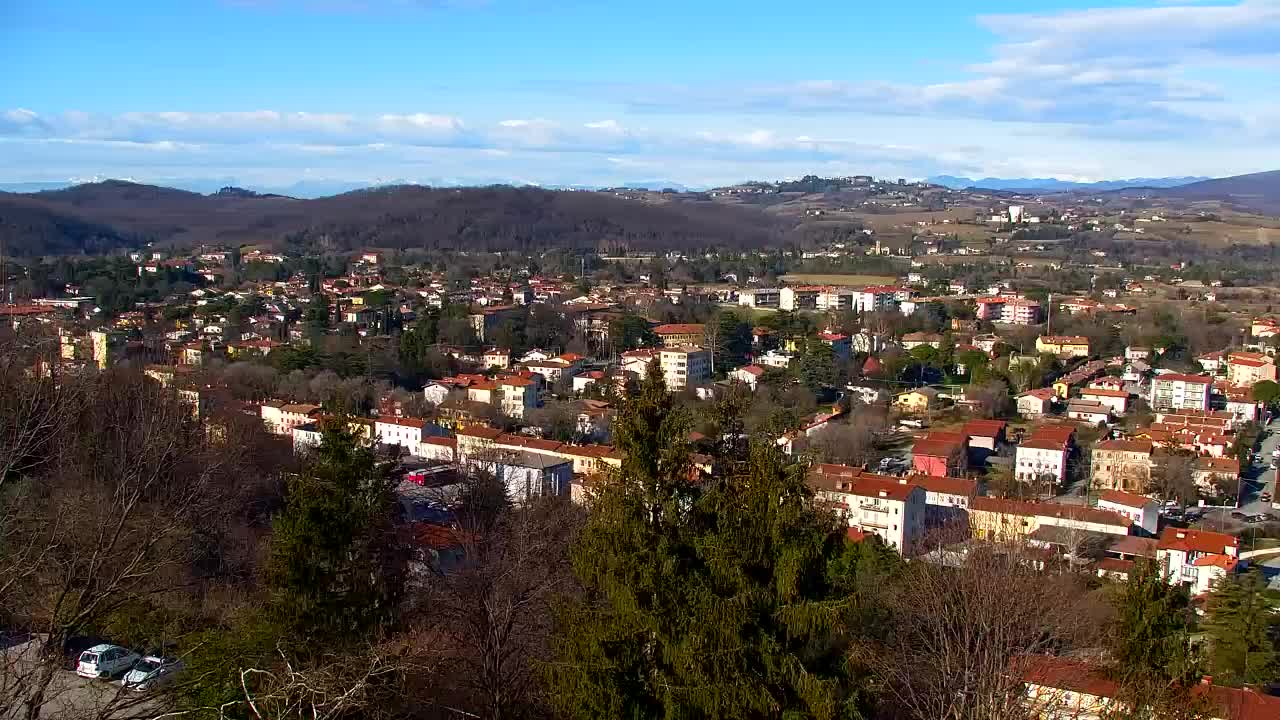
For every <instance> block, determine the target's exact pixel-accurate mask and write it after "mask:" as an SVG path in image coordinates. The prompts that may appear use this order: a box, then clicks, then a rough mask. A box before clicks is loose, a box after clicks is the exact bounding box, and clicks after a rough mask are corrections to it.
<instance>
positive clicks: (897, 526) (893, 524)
mask: <svg viewBox="0 0 1280 720" xmlns="http://www.w3.org/2000/svg"><path fill="white" fill-rule="evenodd" d="M809 483H810V485H811V486H812V487H813V488H814V490H815V492H816V494H817V497H818V499H820V500H822V501H824V502H828V503H831V504H832V505H834V506H835V508H836V511H837V512H838V513H839V514H840V515H841V516H842V517H843V518H844V519H845V520H846V521H848V523H849V527H851V528H857V529H859V530H862V531H863V532H866V533H875V534H876V535H878V536H880V539H882V540H884V542H885V544H886V545H888V546H889V547H892V548H894V549H895V550H897V551H898V552H900V553H902V554H904V555H912V554H914V553H915V552H916V551H917V549H918V543H919V541H920V539H921V535H922V533H923V532H924V530H925V497H926V493H925V490H924V488H922V487H920V486H919V485H916V484H914V483H909V482H908V481H907V480H906V479H905V478H882V477H868V476H862V477H852V478H850V477H841V476H839V475H826V474H822V473H821V472H815V473H813V474H811V475H810V476H809Z"/></svg>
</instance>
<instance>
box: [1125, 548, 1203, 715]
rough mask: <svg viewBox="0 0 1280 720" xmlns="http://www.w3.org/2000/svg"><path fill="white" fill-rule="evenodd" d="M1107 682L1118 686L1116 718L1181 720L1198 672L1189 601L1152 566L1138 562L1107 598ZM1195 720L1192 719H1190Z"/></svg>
mask: <svg viewBox="0 0 1280 720" xmlns="http://www.w3.org/2000/svg"><path fill="white" fill-rule="evenodd" d="M1112 604H1113V606H1114V607H1115V609H1116V616H1115V619H1114V621H1113V623H1112V627H1111V628H1110V631H1111V632H1110V634H1109V637H1110V639H1111V648H1110V650H1111V656H1112V659H1113V664H1112V667H1111V668H1110V670H1111V675H1112V677H1113V678H1114V679H1115V680H1116V681H1117V683H1118V684H1119V687H1120V694H1121V697H1120V698H1119V699H1120V700H1121V705H1120V706H1119V707H1122V708H1123V712H1122V714H1121V715H1119V716H1118V717H1124V718H1129V719H1131V720H1136V719H1138V718H1154V717H1183V716H1184V715H1183V714H1182V713H1183V712H1191V711H1193V709H1194V707H1195V702H1194V700H1193V698H1192V696H1191V694H1190V692H1189V689H1190V688H1191V687H1192V686H1193V685H1194V684H1195V683H1196V682H1197V681H1198V678H1199V667H1198V663H1197V662H1196V658H1195V657H1194V656H1193V655H1192V653H1191V650H1190V632H1191V626H1190V622H1191V610H1190V605H1191V599H1190V597H1189V596H1188V595H1187V591H1186V589H1185V588H1183V587H1181V586H1180V585H1171V584H1169V583H1168V582H1166V580H1165V578H1164V573H1163V569H1162V568H1161V566H1160V565H1158V564H1156V563H1155V562H1151V561H1146V562H1139V563H1137V564H1136V565H1135V566H1134V569H1133V570H1132V571H1131V572H1130V573H1129V579H1128V581H1127V582H1126V583H1125V584H1124V585H1123V586H1121V588H1120V591H1119V592H1118V593H1116V595H1115V597H1113V598H1112ZM1191 716H1194V715H1191Z"/></svg>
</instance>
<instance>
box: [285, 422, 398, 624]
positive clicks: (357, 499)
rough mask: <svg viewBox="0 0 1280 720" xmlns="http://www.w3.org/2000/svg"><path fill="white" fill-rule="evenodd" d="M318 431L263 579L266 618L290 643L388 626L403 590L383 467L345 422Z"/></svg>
mask: <svg viewBox="0 0 1280 720" xmlns="http://www.w3.org/2000/svg"><path fill="white" fill-rule="evenodd" d="M322 432H323V435H322V441H321V443H320V445H319V446H318V447H317V448H315V450H314V453H313V455H312V461H311V463H310V464H309V466H308V467H307V468H306V469H305V470H304V471H303V472H302V473H299V474H297V475H295V476H294V477H293V478H291V479H290V481H289V483H288V488H287V491H286V498H287V506H286V508H285V510H284V512H283V513H282V514H281V515H280V517H278V518H277V519H276V521H275V523H274V535H273V537H272V541H271V558H270V562H269V566H268V575H267V576H268V581H269V585H270V586H271V588H272V598H271V609H272V611H273V615H274V616H275V617H276V618H277V620H278V621H279V622H280V623H281V625H282V626H283V627H285V628H286V629H287V630H288V631H289V633H290V634H291V635H292V636H293V637H295V638H297V639H299V640H300V641H301V640H306V641H307V642H308V643H315V644H317V645H323V644H325V643H338V644H341V643H342V642H348V641H350V640H352V639H356V638H363V637H366V636H368V634H370V633H374V634H376V633H377V632H378V631H379V630H380V629H382V628H385V627H387V626H388V625H389V624H390V623H391V622H392V620H393V619H394V617H395V611H396V603H397V602H398V600H399V598H400V594H401V589H402V585H403V567H402V563H401V558H400V557H399V554H398V552H397V548H396V543H395V540H394V535H393V533H392V528H391V520H392V511H393V508H394V507H396V503H395V500H394V498H393V496H392V494H391V490H392V485H391V482H392V481H391V479H390V476H389V474H388V473H387V472H386V470H387V469H386V468H383V467H380V466H379V465H378V463H377V461H376V458H375V456H374V452H373V450H372V448H371V447H369V446H367V445H365V444H363V443H362V442H361V441H360V440H358V439H357V438H356V437H355V436H354V435H352V434H351V432H349V431H348V430H347V429H346V427H345V419H334V420H330V421H328V422H326V423H325V424H324V427H323V430H322Z"/></svg>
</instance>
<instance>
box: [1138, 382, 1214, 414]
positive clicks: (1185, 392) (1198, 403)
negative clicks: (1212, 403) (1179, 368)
mask: <svg viewBox="0 0 1280 720" xmlns="http://www.w3.org/2000/svg"><path fill="white" fill-rule="evenodd" d="M1211 387H1213V378H1211V377H1209V376H1208V375H1183V374H1180V373H1166V374H1164V375H1157V376H1155V377H1154V378H1152V379H1151V392H1150V395H1149V396H1148V399H1147V402H1148V404H1149V405H1151V409H1152V410H1157V411H1160V410H1208V409H1209V389H1210V388H1211Z"/></svg>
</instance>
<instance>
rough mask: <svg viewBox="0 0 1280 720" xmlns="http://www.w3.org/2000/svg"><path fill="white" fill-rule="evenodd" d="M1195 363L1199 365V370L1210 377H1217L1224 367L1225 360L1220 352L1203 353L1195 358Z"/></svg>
mask: <svg viewBox="0 0 1280 720" xmlns="http://www.w3.org/2000/svg"><path fill="white" fill-rule="evenodd" d="M1196 362H1197V363H1199V364H1200V368H1201V369H1202V370H1204V371H1205V372H1207V373H1209V374H1211V375H1217V374H1218V373H1219V372H1221V370H1222V368H1224V367H1226V359H1225V357H1224V353H1223V352H1222V351H1221V350H1215V351H1213V352H1209V353H1205V354H1203V355H1199V356H1197V357H1196Z"/></svg>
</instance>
